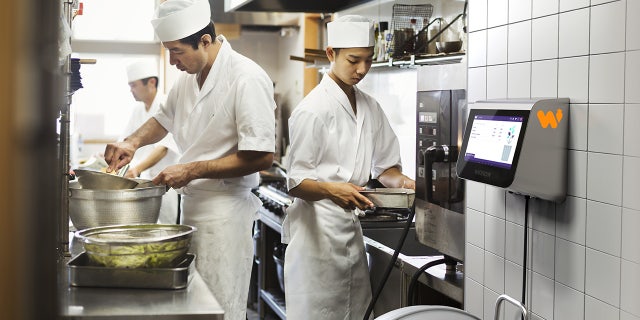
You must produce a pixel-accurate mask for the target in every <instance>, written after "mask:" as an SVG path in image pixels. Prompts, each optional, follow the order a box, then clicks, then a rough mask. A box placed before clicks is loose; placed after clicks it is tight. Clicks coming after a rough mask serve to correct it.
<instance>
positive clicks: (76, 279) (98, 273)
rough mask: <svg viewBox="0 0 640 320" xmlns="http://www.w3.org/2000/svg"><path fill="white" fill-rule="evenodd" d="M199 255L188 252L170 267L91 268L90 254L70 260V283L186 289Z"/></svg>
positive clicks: (76, 284)
mask: <svg viewBox="0 0 640 320" xmlns="http://www.w3.org/2000/svg"><path fill="white" fill-rule="evenodd" d="M195 258H196V256H195V255H194V254H191V253H187V255H186V256H185V258H184V259H182V260H180V261H179V262H177V263H176V264H175V266H171V267H166V268H136V269H127V268H110V267H99V266H95V265H91V262H90V261H89V257H88V256H87V253H86V252H83V253H81V254H79V255H78V256H76V257H75V258H73V259H71V260H69V262H68V263H67V268H68V269H69V284H71V285H72V286H76V287H112V288H142V289H184V288H186V287H187V285H189V282H190V281H191V278H192V277H193V274H194V272H195V268H196V264H195V262H194V261H195Z"/></svg>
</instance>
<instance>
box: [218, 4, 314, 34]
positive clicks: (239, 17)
mask: <svg viewBox="0 0 640 320" xmlns="http://www.w3.org/2000/svg"><path fill="white" fill-rule="evenodd" d="M224 2H225V1H224V0H209V4H210V5H211V20H213V22H214V23H227V24H239V25H241V26H245V27H246V26H248V27H264V28H269V27H292V26H298V25H299V18H300V15H301V14H300V13H290V12H225V10H224Z"/></svg>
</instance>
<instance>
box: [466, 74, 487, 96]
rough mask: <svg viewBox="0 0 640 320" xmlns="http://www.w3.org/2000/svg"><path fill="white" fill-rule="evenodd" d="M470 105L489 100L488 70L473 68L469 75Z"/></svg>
mask: <svg viewBox="0 0 640 320" xmlns="http://www.w3.org/2000/svg"><path fill="white" fill-rule="evenodd" d="M468 77H469V80H468V90H469V92H468V99H469V103H474V102H476V101H481V100H486V99H487V68H472V69H469V73H468Z"/></svg>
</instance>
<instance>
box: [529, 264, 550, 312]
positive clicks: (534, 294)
mask: <svg viewBox="0 0 640 320" xmlns="http://www.w3.org/2000/svg"><path fill="white" fill-rule="evenodd" d="M553 289H554V284H553V280H551V279H549V278H547V277H545V276H543V275H541V274H538V273H536V272H534V273H533V280H532V288H531V310H532V311H533V312H534V313H536V314H538V315H540V316H541V317H542V318H543V319H546V320H553V319H554V318H553V308H554V306H553V302H554V299H553V292H554V291H553Z"/></svg>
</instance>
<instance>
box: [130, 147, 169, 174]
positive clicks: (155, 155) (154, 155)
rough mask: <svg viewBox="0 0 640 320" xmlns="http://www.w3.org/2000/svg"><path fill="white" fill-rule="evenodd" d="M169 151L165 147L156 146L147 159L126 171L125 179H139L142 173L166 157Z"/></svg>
mask: <svg viewBox="0 0 640 320" xmlns="http://www.w3.org/2000/svg"><path fill="white" fill-rule="evenodd" d="M168 152H169V149H168V148H167V147H165V146H156V147H155V148H153V150H152V151H151V153H150V154H149V156H148V157H146V158H145V159H143V160H142V161H141V162H139V163H138V164H137V165H136V166H135V167H130V168H129V171H127V174H126V177H127V178H136V177H139V176H140V174H141V173H142V172H144V171H145V170H147V169H149V168H151V167H153V166H155V165H156V164H157V163H158V162H160V160H162V158H164V156H166V155H167V153H168Z"/></svg>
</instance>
